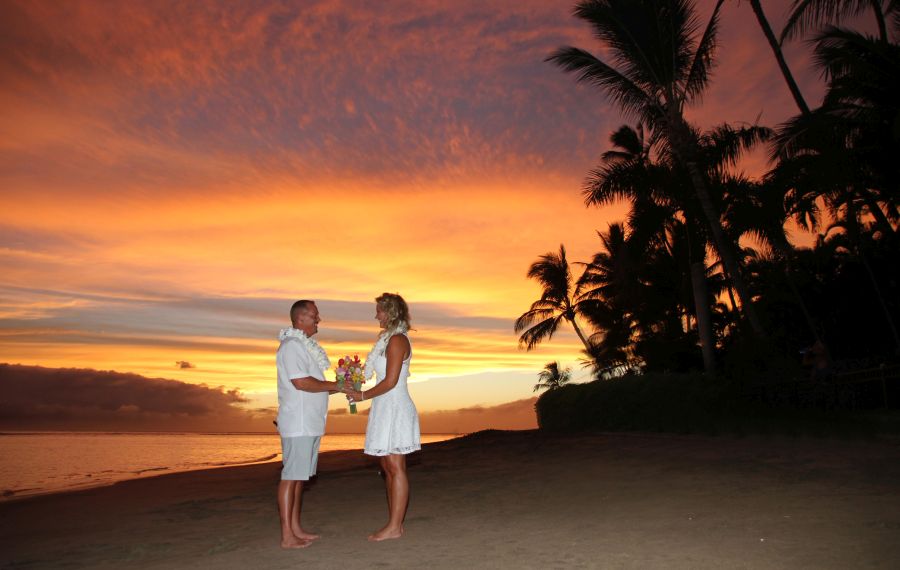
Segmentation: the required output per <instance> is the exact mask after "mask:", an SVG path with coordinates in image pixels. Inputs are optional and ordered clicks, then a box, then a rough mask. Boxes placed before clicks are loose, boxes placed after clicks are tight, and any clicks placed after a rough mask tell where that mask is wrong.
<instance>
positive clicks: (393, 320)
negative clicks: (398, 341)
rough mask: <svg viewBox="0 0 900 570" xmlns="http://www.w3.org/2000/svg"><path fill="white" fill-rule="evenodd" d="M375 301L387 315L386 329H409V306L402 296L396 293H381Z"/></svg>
mask: <svg viewBox="0 0 900 570" xmlns="http://www.w3.org/2000/svg"><path fill="white" fill-rule="evenodd" d="M375 303H376V304H377V305H378V307H379V308H380V309H381V310H382V311H384V312H385V314H386V315H387V316H388V320H387V323H386V325H385V327H384V330H386V331H396V330H401V329H402V330H409V327H410V323H409V307H408V306H407V304H406V301H404V300H403V297H401V296H400V295H397V294H396V293H382V294H381V295H380V296H378V297H376V298H375Z"/></svg>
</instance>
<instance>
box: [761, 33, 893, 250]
mask: <svg viewBox="0 0 900 570" xmlns="http://www.w3.org/2000/svg"><path fill="white" fill-rule="evenodd" d="M816 42H817V45H816V48H815V58H816V63H817V64H818V66H819V67H821V68H822V69H823V70H824V72H825V75H826V77H828V79H829V83H828V89H827V91H826V94H825V98H824V100H823V103H822V106H821V107H820V108H818V109H815V110H813V111H812V113H810V114H809V115H802V116H798V117H794V118H792V119H791V120H789V121H788V122H786V123H785V124H784V125H781V126H780V128H779V130H778V134H777V136H776V138H775V143H776V144H775V146H774V149H773V155H772V158H773V159H777V160H778V165H777V167H776V169H775V170H774V171H773V176H774V177H775V178H776V179H777V180H780V181H782V183H784V184H785V185H786V186H788V187H789V188H791V192H790V194H789V196H788V198H789V199H790V201H791V203H792V205H793V206H794V207H795V209H796V211H797V212H799V213H802V214H803V215H805V216H810V219H811V220H813V221H814V220H815V214H816V211H815V207H814V203H815V201H816V199H818V198H824V199H825V201H826V205H827V206H829V208H830V209H832V210H836V209H839V208H840V207H841V206H842V205H845V204H850V203H851V202H858V203H859V207H860V208H863V209H865V210H867V213H868V214H869V215H871V216H872V217H873V218H874V219H875V221H876V223H877V224H878V226H879V228H880V229H881V231H882V232H884V233H885V234H886V235H891V234H893V233H895V231H896V230H895V228H894V227H893V224H892V223H891V221H890V219H889V217H894V218H895V219H896V215H897V203H898V200H900V192H898V191H900V169H898V167H897V161H896V157H897V156H900V137H898V136H897V135H896V130H897V126H896V125H898V124H900V45H897V44H893V43H887V42H883V41H880V40H876V39H873V38H868V37H866V36H864V35H862V34H859V33H856V32H853V31H849V30H842V29H839V28H828V29H826V30H825V31H823V32H822V33H820V34H819V35H818V36H817V37H816Z"/></svg>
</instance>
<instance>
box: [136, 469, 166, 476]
mask: <svg viewBox="0 0 900 570" xmlns="http://www.w3.org/2000/svg"><path fill="white" fill-rule="evenodd" d="M168 470H169V468H168V467H148V468H147V469H138V470H137V471H132V473H134V474H135V475H140V474H141V473H149V472H150V471H168Z"/></svg>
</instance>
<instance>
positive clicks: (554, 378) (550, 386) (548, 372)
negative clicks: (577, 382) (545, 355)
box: [534, 362, 572, 392]
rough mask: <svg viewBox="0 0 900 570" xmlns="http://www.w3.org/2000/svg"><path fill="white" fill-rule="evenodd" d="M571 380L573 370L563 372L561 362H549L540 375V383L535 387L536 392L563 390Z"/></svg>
mask: <svg viewBox="0 0 900 570" xmlns="http://www.w3.org/2000/svg"><path fill="white" fill-rule="evenodd" d="M571 379H572V370H571V369H570V368H564V369H562V370H561V369H560V368H559V362H548V363H547V364H545V365H544V369H543V370H541V372H540V373H539V374H538V383H537V384H535V385H534V391H535V392H537V391H538V390H556V389H557V388H562V387H563V386H564V385H565V384H566V383H567V382H568V381H569V380H571Z"/></svg>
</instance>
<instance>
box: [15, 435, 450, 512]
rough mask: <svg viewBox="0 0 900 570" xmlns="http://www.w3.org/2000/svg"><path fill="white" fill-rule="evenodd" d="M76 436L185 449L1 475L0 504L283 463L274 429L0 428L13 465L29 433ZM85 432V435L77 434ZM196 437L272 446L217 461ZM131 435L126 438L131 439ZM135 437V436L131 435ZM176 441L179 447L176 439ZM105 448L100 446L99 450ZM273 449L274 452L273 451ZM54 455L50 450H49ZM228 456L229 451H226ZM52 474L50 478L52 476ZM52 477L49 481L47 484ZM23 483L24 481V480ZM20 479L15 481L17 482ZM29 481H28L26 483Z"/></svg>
mask: <svg viewBox="0 0 900 570" xmlns="http://www.w3.org/2000/svg"><path fill="white" fill-rule="evenodd" d="M59 435H62V436H74V437H75V439H74V441H75V442H76V443H75V445H76V447H75V449H80V447H79V446H84V445H90V446H92V447H93V446H94V445H96V444H94V443H90V442H91V441H92V438H93V437H94V436H99V437H100V438H101V439H102V438H105V439H106V440H107V441H108V442H113V444H114V445H115V446H116V447H117V448H118V446H120V445H126V446H127V445H128V444H127V443H119V442H118V439H115V440H110V439H109V438H108V437H106V436H114V437H116V438H118V436H122V437H124V438H126V440H125V441H128V442H133V441H141V440H140V439H139V438H142V437H149V438H156V437H158V436H163V437H170V436H171V437H175V438H178V441H179V442H180V441H182V436H185V437H186V438H188V439H186V440H184V441H187V442H188V443H187V444H184V445H185V446H186V447H184V452H185V453H186V455H184V456H183V459H184V461H181V460H178V461H173V462H170V461H171V460H172V459H173V458H174V456H172V455H169V456H167V457H165V458H157V459H158V461H157V460H156V459H151V460H150V461H135V462H129V463H130V464H129V465H117V466H116V467H114V468H112V469H109V468H108V467H107V466H104V465H102V464H100V463H98V462H97V460H96V458H92V459H91V460H89V461H87V462H86V463H85V462H81V463H80V464H79V465H77V466H76V465H73V466H72V467H68V466H66V467H60V468H59V469H57V468H54V469H53V471H45V470H40V471H33V473H35V474H36V476H37V477H36V478H35V479H32V480H31V481H28V480H27V479H24V478H19V480H18V481H15V480H13V481H6V480H5V479H0V482H5V483H7V484H6V485H4V486H0V504H4V503H8V502H15V501H21V500H25V499H28V498H30V497H38V496H46V495H55V494H60V493H70V492H79V491H84V490H89V489H95V488H99V487H107V486H110V485H115V484H118V483H121V482H124V481H131V480H139V479H146V478H148V477H156V476H161V475H173V474H177V473H187V472H193V471H204V470H207V469H225V468H229V467H241V466H247V465H255V464H259V463H279V462H280V461H281V449H280V446H279V444H278V434H277V433H263V434H251V433H234V432H227V433H226V432H221V433H211V432H197V433H195V432H102V431H74V432H73V431H62V432H60V431H46V432H38V431H33V430H32V431H27V432H18V433H17V432H9V431H7V432H3V433H0V437H2V436H7V437H13V438H18V439H16V440H14V441H18V442H19V443H17V444H16V446H15V447H12V448H11V449H10V451H11V452H12V453H13V455H12V457H13V458H14V460H13V461H12V463H11V466H12V467H15V466H16V465H17V462H16V460H15V457H16V455H15V453H27V452H28V451H29V447H28V446H31V445H32V444H31V443H29V442H30V441H31V440H30V439H29V438H30V437H31V436H34V437H37V438H42V437H46V436H59ZM461 435H464V434H431V433H429V434H422V441H423V443H424V442H433V441H435V440H438V441H441V440H444V438H451V439H452V438H456V437H460V436H461ZM81 436H84V437H81ZM194 436H200V437H206V436H214V437H217V438H227V437H232V436H235V437H243V436H249V437H253V438H258V437H259V436H262V437H264V438H266V440H267V441H268V440H271V445H268V444H267V445H266V448H265V449H260V450H259V454H257V455H255V456H253V455H250V454H244V457H232V458H231V460H221V459H217V458H216V457H215V456H214V455H211V454H209V453H204V454H201V455H197V456H196V457H195V456H193V455H194V453H193V452H192V450H193V449H195V448H194V447H192V444H191V443H190V442H191V441H192V440H191V439H190V438H192V437H194ZM364 437H365V434H364V433H351V434H344V433H328V434H325V436H324V438H323V441H322V448H323V451H322V453H323V454H324V453H331V452H332V451H343V450H347V451H359V452H360V453H362V444H363V438H364ZM129 438H130V439H129ZM135 438H138V439H135ZM176 445H181V444H178V443H176ZM221 445H223V446H224V445H228V441H226V440H225V439H222V440H221ZM102 448H103V446H101V449H102ZM274 450H277V451H274ZM51 456H52V454H51ZM226 456H227V454H226ZM30 467H32V469H33V466H30ZM43 467H44V469H47V467H46V466H43ZM21 468H22V466H19V469H17V472H19V473H20V474H21V472H22V471H21ZM25 472H27V473H32V471H27V467H26V471H25ZM51 473H52V474H53V475H52V476H50V474H51ZM48 476H50V477H49V479H48ZM51 480H53V481H52V482H51ZM26 481H27V482H26ZM16 483H18V484H16ZM28 483H32V484H31V485H28Z"/></svg>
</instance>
